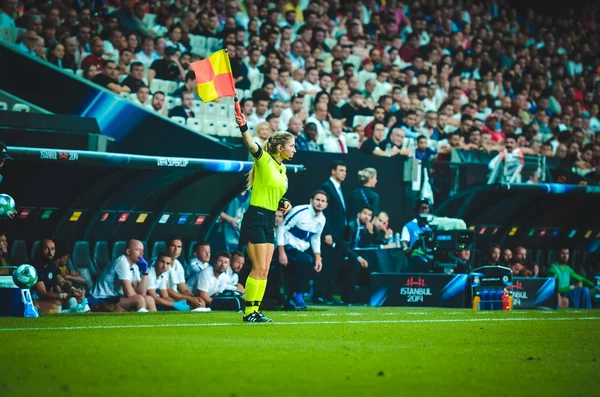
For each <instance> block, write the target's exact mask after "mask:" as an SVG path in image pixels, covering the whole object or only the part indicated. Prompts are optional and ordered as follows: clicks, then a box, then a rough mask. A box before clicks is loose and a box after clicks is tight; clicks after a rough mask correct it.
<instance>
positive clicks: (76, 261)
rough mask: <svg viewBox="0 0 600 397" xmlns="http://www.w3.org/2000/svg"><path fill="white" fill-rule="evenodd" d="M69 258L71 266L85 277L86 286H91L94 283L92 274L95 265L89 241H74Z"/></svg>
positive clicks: (94, 272)
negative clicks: (71, 262)
mask: <svg viewBox="0 0 600 397" xmlns="http://www.w3.org/2000/svg"><path fill="white" fill-rule="evenodd" d="M71 260H72V261H73V267H74V268H75V270H77V271H78V272H79V273H80V274H81V276H82V277H83V278H84V279H85V284H86V285H87V287H88V288H92V286H93V285H94V282H93V281H92V275H93V274H96V267H95V266H94V262H93V261H92V255H91V252H90V243H88V242H87V241H76V242H75V245H74V246H73V254H72V255H71Z"/></svg>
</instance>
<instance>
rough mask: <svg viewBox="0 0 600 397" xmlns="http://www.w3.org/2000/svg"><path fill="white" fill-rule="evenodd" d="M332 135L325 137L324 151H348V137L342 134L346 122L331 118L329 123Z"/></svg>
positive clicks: (343, 152) (344, 152)
mask: <svg viewBox="0 0 600 397" xmlns="http://www.w3.org/2000/svg"><path fill="white" fill-rule="evenodd" d="M329 127H330V129H331V135H330V136H328V137H327V138H325V142H324V143H323V151H325V152H328V153H342V154H346V153H348V145H347V144H346V137H345V136H344V135H343V134H342V129H343V127H344V124H343V123H342V121H341V120H331V122H330V123H329Z"/></svg>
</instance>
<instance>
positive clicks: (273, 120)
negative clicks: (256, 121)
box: [267, 112, 279, 131]
mask: <svg viewBox="0 0 600 397" xmlns="http://www.w3.org/2000/svg"><path fill="white" fill-rule="evenodd" d="M267 124H268V125H269V127H270V129H271V131H277V130H278V129H279V116H278V115H276V114H275V113H273V112H271V114H270V115H268V116H267Z"/></svg>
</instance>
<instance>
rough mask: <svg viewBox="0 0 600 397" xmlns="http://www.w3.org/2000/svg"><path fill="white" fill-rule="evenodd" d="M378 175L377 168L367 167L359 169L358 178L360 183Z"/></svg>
mask: <svg viewBox="0 0 600 397" xmlns="http://www.w3.org/2000/svg"><path fill="white" fill-rule="evenodd" d="M376 175H377V170H376V169H375V168H371V167H369V168H365V169H364V170H360V171H358V180H359V181H360V183H366V182H367V181H368V180H369V179H371V178H373V177H374V176H376Z"/></svg>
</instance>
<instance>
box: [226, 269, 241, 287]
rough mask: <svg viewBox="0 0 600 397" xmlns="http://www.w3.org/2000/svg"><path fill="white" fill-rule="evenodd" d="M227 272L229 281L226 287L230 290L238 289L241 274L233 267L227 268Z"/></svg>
mask: <svg viewBox="0 0 600 397" xmlns="http://www.w3.org/2000/svg"><path fill="white" fill-rule="evenodd" d="M225 274H226V275H227V283H226V284H225V289H226V290H229V291H237V285H238V284H239V283H240V276H239V274H237V273H236V272H234V271H233V269H232V268H231V267H228V268H227V271H226V272H225Z"/></svg>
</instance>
